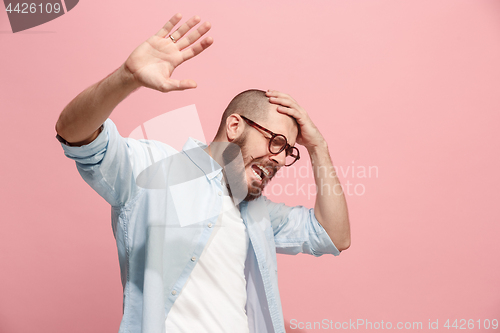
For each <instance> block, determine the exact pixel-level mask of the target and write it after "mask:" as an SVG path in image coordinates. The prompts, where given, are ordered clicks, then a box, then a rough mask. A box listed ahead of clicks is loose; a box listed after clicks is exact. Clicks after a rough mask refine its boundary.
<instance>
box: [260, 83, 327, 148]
mask: <svg viewBox="0 0 500 333" xmlns="http://www.w3.org/2000/svg"><path fill="white" fill-rule="evenodd" d="M266 96H267V97H269V102H270V103H273V104H277V105H278V108H277V111H278V112H280V113H283V114H286V115H289V116H291V117H293V118H295V120H296V121H297V123H298V124H299V126H300V134H299V136H298V137H297V143H298V144H300V145H303V146H304V147H306V148H307V149H313V148H317V147H322V146H323V147H324V146H325V145H326V141H325V138H323V135H321V133H320V132H319V130H318V128H317V127H316V125H314V123H313V122H312V120H311V118H309V115H308V114H307V112H306V111H305V110H304V109H303V108H302V107H301V106H300V105H299V104H298V103H297V101H295V100H294V99H293V98H292V97H290V95H287V94H285V93H282V92H279V91H276V90H268V91H267V92H266Z"/></svg>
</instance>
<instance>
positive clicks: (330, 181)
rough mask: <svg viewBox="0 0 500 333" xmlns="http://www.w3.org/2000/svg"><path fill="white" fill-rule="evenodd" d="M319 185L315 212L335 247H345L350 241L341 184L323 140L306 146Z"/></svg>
mask: <svg viewBox="0 0 500 333" xmlns="http://www.w3.org/2000/svg"><path fill="white" fill-rule="evenodd" d="M308 152H309V155H310V157H311V163H312V168H313V174H314V181H315V182H316V186H317V187H318V193H317V196H316V203H315V206H314V213H315V216H316V219H317V220H318V221H319V222H320V223H321V225H322V226H323V228H324V229H325V231H326V232H327V233H328V236H330V239H331V240H332V242H333V243H334V244H335V246H336V247H337V249H338V250H340V251H342V250H345V249H347V248H348V247H349V246H350V243H351V233H350V226H349V215H348V211H347V203H346V200H345V196H344V192H343V190H342V186H341V184H340V182H339V180H338V178H337V174H336V172H335V168H334V167H333V163H332V160H331V158H330V154H329V152H328V146H327V144H326V142H325V143H324V144H322V145H320V146H317V147H314V148H308Z"/></svg>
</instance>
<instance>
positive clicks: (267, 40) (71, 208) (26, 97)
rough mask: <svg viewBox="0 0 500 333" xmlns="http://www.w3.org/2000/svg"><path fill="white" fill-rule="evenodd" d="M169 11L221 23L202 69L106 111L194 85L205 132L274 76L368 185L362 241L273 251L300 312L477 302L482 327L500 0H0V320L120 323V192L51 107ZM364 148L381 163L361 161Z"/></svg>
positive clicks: (287, 311)
mask: <svg viewBox="0 0 500 333" xmlns="http://www.w3.org/2000/svg"><path fill="white" fill-rule="evenodd" d="M175 12H181V13H183V14H184V17H185V18H188V17H190V16H192V15H194V14H198V15H200V16H201V17H202V19H206V20H209V21H210V22H211V23H212V25H213V29H212V31H211V33H210V35H211V36H213V37H214V40H215V42H214V44H213V46H212V47H211V48H210V49H208V50H207V51H206V52H205V53H204V54H202V55H201V56H199V57H198V58H196V59H193V60H191V61H189V62H188V63H185V64H184V65H183V66H182V67H180V68H178V69H177V70H176V72H175V73H174V74H175V77H176V78H192V79H195V80H196V81H197V83H198V88H197V89H195V90H192V91H186V92H174V93H169V94H166V95H165V94H161V93H159V92H156V91H148V90H146V89H142V90H140V91H138V92H136V93H134V94H133V95H131V96H130V97H129V98H128V99H127V100H126V101H125V102H123V103H122V104H120V105H119V106H118V107H117V109H116V110H115V111H114V113H113V114H112V115H111V118H112V119H113V121H114V122H115V123H116V124H117V126H118V128H119V130H120V132H121V133H122V135H124V136H127V135H128V134H129V133H130V132H131V131H132V130H133V129H135V128H136V127H137V126H140V124H142V123H144V122H146V121H147V120H149V119H152V118H154V117H156V116H158V115H161V114H163V113H165V112H167V111H170V110H174V109H177V108H180V107H184V106H187V105H191V104H195V105H196V108H197V110H198V113H199V116H200V120H201V124H202V127H203V130H204V133H205V136H206V138H207V140H210V139H211V138H213V136H214V134H215V131H216V129H217V126H218V123H219V120H220V115H221V113H222V111H223V110H224V108H225V107H226V105H227V103H228V102H229V100H230V99H231V98H232V97H233V96H234V95H235V94H237V93H239V92H240V91H242V90H245V89H247V88H261V89H268V88H271V89H277V90H281V91H284V92H287V93H289V94H291V95H292V96H293V97H294V98H295V99H297V100H298V102H299V103H300V104H301V105H302V106H303V107H304V108H305V109H306V110H308V112H309V113H310V115H311V117H312V119H313V120H314V121H315V123H316V124H317V126H318V127H319V129H320V130H321V131H322V133H323V134H324V136H325V137H326V139H327V140H328V142H329V144H330V152H331V155H332V158H333V161H334V164H335V165H336V166H338V167H339V169H340V168H342V170H344V174H342V172H339V173H340V178H341V181H342V183H344V185H346V184H347V182H350V184H357V185H358V194H359V193H360V191H361V189H364V193H362V194H360V195H358V194H356V193H354V191H353V187H351V195H348V197H347V200H348V204H349V212H350V219H351V225H352V246H351V248H350V249H349V250H347V251H345V252H344V253H342V254H341V255H340V256H339V257H333V256H323V257H321V258H314V257H312V256H306V255H298V256H282V255H280V256H279V257H278V261H279V279H280V290H281V295H282V303H283V311H284V316H285V318H286V320H288V321H290V320H293V319H295V320H296V321H297V322H303V323H306V322H314V321H321V320H323V319H327V320H332V321H333V322H334V323H335V322H346V321H347V322H348V321H349V320H351V321H356V320H357V319H364V320H368V321H371V322H381V321H382V320H383V321H384V323H386V322H392V324H393V325H396V323H397V322H403V323H405V322H414V321H415V322H417V321H418V322H422V323H423V327H424V329H423V330H422V331H427V330H428V329H427V327H428V322H429V320H431V321H433V322H434V321H436V320H439V330H443V331H445V330H446V331H447V329H445V328H443V324H444V323H445V321H446V320H447V319H451V320H452V321H453V320H454V319H466V320H468V319H472V320H474V322H475V325H476V326H475V327H476V328H474V329H469V330H468V331H470V332H482V331H484V329H480V330H479V329H477V320H481V321H483V320H484V319H490V320H492V319H500V283H499V281H500V269H499V259H500V242H499V241H498V236H499V232H500V224H499V223H498V222H499V217H500V211H499V209H498V203H497V201H498V199H499V196H498V188H499V186H500V176H499V170H500V160H499V151H500V150H499V148H500V147H499V143H500V140H499V139H500V137H499V130H500V113H499V110H500V99H499V96H500V61H499V59H500V2H499V1H479V0H478V1H457V0H453V1H428V0H427V1H422V0H418V1H416V0H415V1H373V0H369V1H326V0H325V1H320V0H312V1H299V0H291V1H276V0H270V1H239V0H238V1H237V0H233V1H218V2H217V3H214V2H211V3H208V2H206V1H198V2H195V1H185V0H184V1H169V2H166V1H141V2H139V1H116V0H112V1H111V0H107V1H90V0H82V1H80V3H79V4H78V5H77V6H76V7H75V8H74V9H73V10H72V11H71V12H69V13H67V14H65V15H63V16H61V17H60V18H58V19H56V20H54V21H51V22H48V23H46V24H44V25H41V26H39V27H35V28H33V29H30V30H28V31H26V32H21V33H16V34H12V33H11V30H10V26H9V23H8V20H7V15H6V12H5V11H4V10H3V9H2V10H0V45H1V46H0V47H1V52H0V78H1V79H0V111H1V124H2V126H3V130H2V131H1V133H0V135H1V142H2V163H1V173H2V187H1V188H2V189H1V198H0V199H1V200H0V205H1V206H0V208H1V212H2V214H1V215H2V217H1V224H0V332H2V333H3V332H9V333H18V332H39V333H42V332H43V333H44V332H47V333H48V332H51V333H54V332H74V333H76V332H117V331H118V327H119V323H120V320H121V311H122V291H121V284H120V277H119V266H118V256H117V251H116V248H115V243H114V239H113V235H112V230H111V221H110V208H109V206H108V204H107V203H106V202H105V201H104V200H103V199H102V198H100V197H99V196H98V195H97V194H96V193H94V192H93V190H92V189H91V188H90V187H89V186H88V185H87V184H86V183H85V182H84V181H83V180H82V179H81V178H80V176H79V174H78V172H77V170H76V167H75V164H74V162H73V161H71V160H69V159H67V158H66V157H65V156H64V154H63V151H62V149H61V147H60V145H59V143H58V142H57V140H56V139H55V138H54V136H55V131H54V125H55V123H56V120H57V118H58V115H59V113H60V111H61V110H62V109H63V108H64V106H65V105H66V104H67V103H68V102H69V101H70V100H71V99H72V98H73V97H74V96H76V95H77V94H78V93H79V92H80V91H82V90H83V89H84V88H86V87H87V86H89V85H91V84H93V83H94V82H96V81H98V80H100V79H102V78H103V77H105V76H106V75H108V74H109V73H110V72H112V71H113V70H114V69H115V68H117V67H119V66H120V64H121V63H122V62H123V61H124V60H125V59H126V58H127V56H128V55H129V53H130V52H131V51H132V50H133V49H134V48H135V47H136V46H137V45H139V44H140V43H141V42H142V41H144V40H145V39H147V38H148V37H149V36H150V35H152V34H153V33H155V32H156V31H157V30H158V29H159V28H160V27H161V26H162V25H163V24H164V23H165V22H166V21H167V20H168V19H169V18H170V17H171V16H172V15H173V14H174V13H175ZM301 152H302V154H304V155H306V154H307V152H306V151H305V150H304V149H302V150H301ZM307 164H308V158H307V157H306V158H304V159H303V160H301V164H300V165H298V167H300V166H304V165H307ZM369 166H375V167H376V168H377V170H378V175H376V174H374V173H373V172H372V175H371V177H368V174H367V175H366V177H362V175H361V176H360V175H358V174H357V171H358V170H360V169H359V168H362V167H365V168H368V167H369ZM348 167H351V168H352V167H355V170H356V173H355V174H354V175H353V174H352V173H351V170H352V169H350V170H348V169H347V168H348ZM297 178H300V179H299V180H300V182H302V183H304V184H309V183H311V184H312V178H310V175H309V178H307V177H305V178H304V177H302V178H301V177H299V176H297ZM295 181H296V178H294V177H290V178H288V179H285V178H280V179H277V180H276V184H286V183H287V182H291V183H293V184H295ZM302 183H301V184H302ZM359 184H361V185H359ZM276 193H277V192H276ZM270 197H272V198H273V199H274V200H277V201H283V202H286V203H288V204H293V205H295V204H302V205H305V206H312V205H313V203H314V199H313V198H312V197H309V198H308V196H307V195H304V194H303V193H301V192H297V193H296V194H294V195H284V194H282V195H272V194H271V195H270ZM290 331H295V332H296V331H298V330H290ZM304 331H307V332H316V331H317V332H319V331H325V330H318V329H317V330H314V329H308V330H304ZM359 331H365V329H361V328H360V329H359ZM367 331H372V330H367Z"/></svg>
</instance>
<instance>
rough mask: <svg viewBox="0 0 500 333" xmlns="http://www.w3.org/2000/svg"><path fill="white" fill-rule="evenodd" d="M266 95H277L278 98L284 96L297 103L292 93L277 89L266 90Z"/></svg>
mask: <svg viewBox="0 0 500 333" xmlns="http://www.w3.org/2000/svg"><path fill="white" fill-rule="evenodd" d="M266 96H267V97H276V98H283V99H289V100H291V101H293V102H294V103H297V101H295V100H294V99H293V98H292V97H291V96H290V95H288V94H285V93H282V92H279V91H276V90H268V91H266Z"/></svg>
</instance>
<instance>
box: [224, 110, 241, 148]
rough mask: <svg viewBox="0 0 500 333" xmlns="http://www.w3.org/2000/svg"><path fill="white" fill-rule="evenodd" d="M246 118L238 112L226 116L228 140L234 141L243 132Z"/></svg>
mask: <svg viewBox="0 0 500 333" xmlns="http://www.w3.org/2000/svg"><path fill="white" fill-rule="evenodd" d="M243 122H244V120H243V119H242V118H241V117H240V116H239V115H238V114H236V113H233V114H232V115H230V116H229V117H227V118H226V136H227V141H229V142H232V141H233V140H234V139H236V138H237V137H239V136H240V135H241V134H242V133H243V127H244V125H243Z"/></svg>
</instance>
